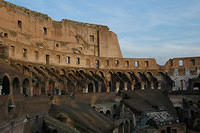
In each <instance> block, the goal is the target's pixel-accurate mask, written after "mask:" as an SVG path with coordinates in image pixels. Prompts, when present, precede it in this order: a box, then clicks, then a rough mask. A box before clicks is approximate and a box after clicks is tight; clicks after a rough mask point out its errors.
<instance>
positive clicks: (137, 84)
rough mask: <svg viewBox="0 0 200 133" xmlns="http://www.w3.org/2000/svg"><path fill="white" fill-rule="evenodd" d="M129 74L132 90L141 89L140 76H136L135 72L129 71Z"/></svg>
mask: <svg viewBox="0 0 200 133" xmlns="http://www.w3.org/2000/svg"><path fill="white" fill-rule="evenodd" d="M127 74H129V75H130V78H131V84H132V87H131V89H132V90H139V89H140V88H141V84H140V82H139V81H140V80H139V78H138V77H137V76H136V74H135V73H134V72H128V73H127Z"/></svg>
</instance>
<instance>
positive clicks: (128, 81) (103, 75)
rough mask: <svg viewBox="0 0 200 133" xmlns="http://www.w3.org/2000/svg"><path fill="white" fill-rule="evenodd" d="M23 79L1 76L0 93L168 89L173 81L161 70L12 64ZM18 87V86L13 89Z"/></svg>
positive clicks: (55, 93)
mask: <svg viewBox="0 0 200 133" xmlns="http://www.w3.org/2000/svg"><path fill="white" fill-rule="evenodd" d="M13 66H15V67H16V68H17V69H18V70H19V71H20V72H21V73H23V74H24V75H25V77H29V78H24V79H19V78H18V77H15V78H13V79H12V80H11V79H10V78H9V77H8V76H4V77H3V83H2V86H3V88H2V92H1V94H2V95H8V94H10V93H11V90H12V89H13V92H12V93H14V94H18V93H19V92H20V93H22V94H24V95H25V96H29V95H61V94H75V93H94V92H118V91H119V90H139V89H161V88H162V89H170V88H172V85H173V81H172V80H171V79H170V77H169V76H168V75H167V73H164V72H150V71H148V72H139V71H138V72H134V71H114V70H113V71H112V70H109V71H107V70H102V71H100V70H89V69H72V68H55V67H51V66H42V65H32V64H21V63H13ZM15 88H17V89H15Z"/></svg>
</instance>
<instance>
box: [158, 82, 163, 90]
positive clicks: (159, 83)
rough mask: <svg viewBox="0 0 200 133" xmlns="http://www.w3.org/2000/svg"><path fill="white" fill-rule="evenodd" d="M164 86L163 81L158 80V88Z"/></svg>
mask: <svg viewBox="0 0 200 133" xmlns="http://www.w3.org/2000/svg"><path fill="white" fill-rule="evenodd" d="M161 87H162V83H161V82H158V89H159V90H160V89H161Z"/></svg>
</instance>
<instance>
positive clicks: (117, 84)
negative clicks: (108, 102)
mask: <svg viewBox="0 0 200 133" xmlns="http://www.w3.org/2000/svg"><path fill="white" fill-rule="evenodd" d="M119 85H120V82H116V92H118V91H119Z"/></svg>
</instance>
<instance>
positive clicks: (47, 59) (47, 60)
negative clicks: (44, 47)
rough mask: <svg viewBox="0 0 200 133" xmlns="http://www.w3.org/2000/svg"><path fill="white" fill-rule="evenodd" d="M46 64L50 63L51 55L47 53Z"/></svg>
mask: <svg viewBox="0 0 200 133" xmlns="http://www.w3.org/2000/svg"><path fill="white" fill-rule="evenodd" d="M46 64H47V65H49V55H48V54H47V55H46Z"/></svg>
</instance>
